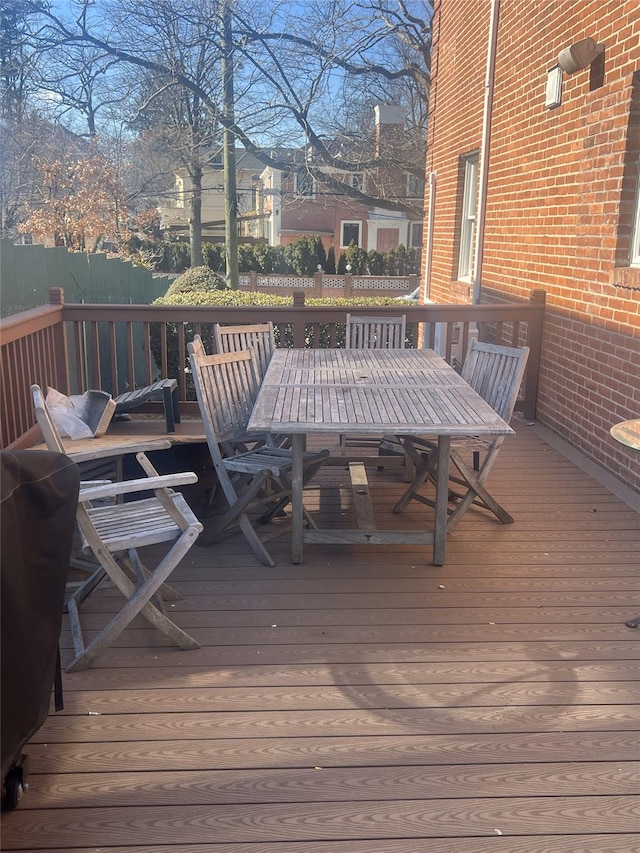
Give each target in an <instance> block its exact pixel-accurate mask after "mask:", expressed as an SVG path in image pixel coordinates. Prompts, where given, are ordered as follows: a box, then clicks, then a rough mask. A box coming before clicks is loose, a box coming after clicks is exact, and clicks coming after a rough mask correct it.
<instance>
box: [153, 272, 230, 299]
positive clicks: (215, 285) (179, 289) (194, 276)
mask: <svg viewBox="0 0 640 853" xmlns="http://www.w3.org/2000/svg"><path fill="white" fill-rule="evenodd" d="M226 287H227V284H226V281H225V280H224V278H223V277H222V276H221V275H219V274H218V273H215V272H214V271H213V270H211V269H209V267H191V269H188V270H187V271H186V272H183V273H182V275H179V276H178V278H177V279H176V280H175V281H174V282H173V284H171V286H170V287H169V289H168V290H167V292H166V294H165V295H166V296H169V297H171V296H175V295H176V294H179V293H192V292H196V291H197V292H204V293H210V292H212V291H215V290H225V289H226Z"/></svg>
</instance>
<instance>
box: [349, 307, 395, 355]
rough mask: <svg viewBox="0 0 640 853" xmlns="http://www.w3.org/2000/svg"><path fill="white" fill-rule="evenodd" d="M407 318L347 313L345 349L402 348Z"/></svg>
mask: <svg viewBox="0 0 640 853" xmlns="http://www.w3.org/2000/svg"><path fill="white" fill-rule="evenodd" d="M406 334H407V318H406V316H405V315H404V314H403V315H402V317H354V316H353V315H352V314H347V333H346V338H345V347H346V349H404V346H405V338H406Z"/></svg>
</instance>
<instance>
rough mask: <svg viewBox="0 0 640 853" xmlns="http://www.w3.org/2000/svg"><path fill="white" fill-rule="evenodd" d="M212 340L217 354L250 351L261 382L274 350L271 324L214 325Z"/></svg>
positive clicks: (274, 340)
mask: <svg viewBox="0 0 640 853" xmlns="http://www.w3.org/2000/svg"><path fill="white" fill-rule="evenodd" d="M213 339H214V342H215V346H216V352H218V353H221V352H241V351H242V350H247V349H248V350H252V351H253V354H254V356H255V359H256V365H257V369H258V377H259V379H260V381H262V378H263V377H264V375H265V373H266V372H267V367H269V362H270V361H271V356H272V355H273V352H274V350H275V348H276V339H275V335H274V332H273V323H271V322H269V323H249V324H247V325H244V326H221V325H220V323H215V324H214V326H213Z"/></svg>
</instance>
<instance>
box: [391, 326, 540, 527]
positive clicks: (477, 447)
mask: <svg viewBox="0 0 640 853" xmlns="http://www.w3.org/2000/svg"><path fill="white" fill-rule="evenodd" d="M528 357H529V347H503V346H497V345H495V344H486V343H480V342H479V341H477V340H475V339H472V340H471V342H470V345H469V350H468V352H467V357H466V358H465V361H464V365H463V368H462V378H463V379H465V380H466V381H467V382H468V383H469V385H471V387H472V388H473V389H474V390H475V391H477V392H478V394H479V395H480V396H481V397H482V398H483V399H484V400H486V402H487V403H489V405H490V406H491V407H492V408H493V409H495V411H496V412H497V413H498V414H499V415H500V417H501V418H502V419H503V420H504V421H506V422H507V423H509V421H510V420H511V416H512V415H513V410H514V408H515V404H516V401H517V399H518V392H519V390H520V385H521V383H522V378H523V376H524V371H525V368H526V365H527V359H528ZM398 438H399V440H400V443H401V444H402V447H403V449H404V451H405V453H406V454H407V456H408V457H409V458H410V459H411V461H412V462H413V463H414V465H415V475H414V478H413V482H412V483H411V485H410V486H409V487H408V488H407V490H406V491H405V493H404V494H403V495H402V497H401V498H400V500H399V501H398V502H397V503H396V505H395V506H394V507H393V511H394V512H402V510H403V509H405V507H406V506H407V504H408V503H409V502H410V501H412V500H416V501H419V502H420V503H423V504H427V505H428V506H434V501H433V500H432V499H431V498H429V497H428V496H426V495H424V494H420V491H419V490H420V489H421V488H422V487H423V486H424V484H425V483H426V482H429V481H431V482H432V483H434V484H435V480H436V474H437V471H436V468H437V454H436V453H435V452H434V451H435V450H436V448H437V439H435V438H433V439H430V438H429V437H428V436H424V437H422V436H421V437H414V436H411V437H410V436H398ZM504 439H505V436H504V435H497V436H493V437H491V438H489V437H488V438H486V439H485V438H481V437H479V436H478V437H473V436H469V437H459V438H452V439H451V451H450V458H451V462H452V463H453V466H454V469H455V470H454V472H453V473H450V474H449V483H450V484H453V486H452V487H451V488H450V490H449V498H450V502H453V503H455V508H451V509H450V511H449V518H448V521H447V530H451V529H453V527H455V525H456V524H457V523H458V522H459V520H460V519H461V518H462V516H463V515H464V513H465V512H466V511H467V510H468V509H469V507H470V506H471V505H472V504H476V505H478V506H481V507H483V508H484V509H488V510H489V511H490V512H492V513H493V514H494V515H495V516H496V518H498V519H499V520H500V521H501V522H502V523H503V524H511V523H512V522H513V517H512V516H511V515H509V513H508V512H507V511H506V510H505V509H504V508H503V507H502V506H501V505H500V504H499V503H498V501H496V500H495V498H493V497H492V496H491V495H490V494H489V492H488V491H487V489H486V486H485V481H486V479H487V477H488V476H489V472H490V471H491V469H492V468H493V466H494V464H495V462H496V460H497V457H498V452H499V450H500V447H501V446H502V442H503V441H504ZM465 451H466V452H469V451H470V452H471V453H472V454H473V463H472V464H471V465H469V464H468V461H467V459H466V458H465ZM481 453H484V461H483V462H482V464H480V454H481ZM456 470H457V473H456ZM456 486H462V487H463V492H462V493H460V492H457V491H456V490H455V487H456Z"/></svg>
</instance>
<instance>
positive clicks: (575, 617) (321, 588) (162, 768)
mask: <svg viewBox="0 0 640 853" xmlns="http://www.w3.org/2000/svg"><path fill="white" fill-rule="evenodd" d="M517 433H518V434H517V437H516V438H514V439H508V440H507V441H506V442H505V445H504V448H503V451H502V454H501V456H500V458H499V460H498V463H497V466H496V469H495V470H494V472H493V473H492V475H491V477H490V479H489V484H490V487H491V490H492V491H493V492H494V493H495V494H496V497H498V499H499V500H500V501H501V502H502V503H504V505H505V506H506V507H507V508H508V509H509V511H510V512H512V513H513V514H514V516H515V517H516V523H515V524H514V525H510V526H502V525H500V524H499V523H498V522H496V521H495V519H493V517H491V516H489V515H488V514H485V513H483V512H481V511H475V510H472V511H471V512H470V513H468V514H467V516H466V517H465V518H464V520H463V521H462V522H461V523H460V525H459V526H458V527H457V528H456V530H455V531H454V532H453V533H452V534H451V535H450V537H449V539H448V543H447V562H446V565H445V566H443V567H441V568H435V567H434V566H432V565H431V562H430V559H431V549H430V548H425V547H423V548H412V547H408V546H405V547H391V546H380V547H376V548H368V549H367V548H363V547H354V546H340V547H339V548H334V549H331V548H329V547H327V546H311V545H307V546H306V548H305V562H304V564H303V565H301V566H293V565H291V562H290V550H289V540H288V538H287V536H286V535H283V536H282V538H280V539H276V540H272V541H270V542H269V544H268V547H269V549H270V551H271V553H272V554H273V555H274V556H275V557H276V559H277V561H278V565H277V566H276V568H273V569H266V568H264V567H262V566H259V565H258V564H257V563H256V561H255V559H254V557H253V554H252V553H251V551H250V549H249V547H248V545H247V544H246V542H245V540H244V539H243V538H242V537H237V538H233V539H229V540H227V541H226V542H224V543H221V544H219V545H216V546H215V547H213V548H210V549H206V550H205V549H201V548H197V547H196V548H194V549H193V550H192V551H191V553H190V555H189V556H188V557H187V559H186V560H185V561H184V563H183V564H182V565H181V567H179V569H178V571H177V572H176V573H175V574H174V576H173V583H174V585H175V586H176V588H177V589H179V590H180V592H182V593H183V595H184V600H183V601H182V602H179V603H178V604H177V605H176V606H175V608H172V610H173V613H174V616H175V619H176V621H177V622H178V624H180V625H182V626H183V627H185V629H186V630H188V631H189V632H191V633H193V634H194V635H195V636H196V637H197V638H198V639H199V640H200V641H201V642H202V644H203V647H202V649H200V650H198V651H191V652H182V651H180V650H178V649H175V648H172V647H170V646H169V645H168V643H166V642H165V641H164V640H163V638H162V637H161V636H160V635H158V634H156V633H154V632H153V631H152V630H151V629H147V628H146V627H145V626H144V624H142V623H140V622H136V623H134V625H135V627H131V628H130V629H128V630H127V631H126V632H125V634H124V635H123V637H122V638H121V640H120V642H119V643H118V645H117V646H116V647H113V648H111V649H110V650H109V651H107V652H106V653H105V654H104V655H103V657H102V658H101V659H100V660H99V662H98V664H97V665H96V666H95V667H94V668H93V669H91V670H88V671H85V672H80V673H74V674H71V675H66V676H65V677H64V686H65V709H64V711H63V712H61V713H58V714H52V715H51V716H50V717H49V719H48V721H47V722H46V724H45V725H44V727H43V728H42V729H41V730H40V732H38V734H37V735H36V736H35V737H34V738H33V741H32V742H31V744H29V746H28V747H27V748H26V749H25V751H26V752H27V753H28V754H29V755H30V757H31V774H32V775H31V785H30V788H29V790H28V791H27V793H26V794H25V797H24V798H23V800H22V802H21V804H20V806H19V808H18V809H17V810H16V811H15V812H10V813H5V814H3V815H2V827H1V828H2V850H4V851H14V850H31V851H40V853H44V851H54V850H56V851H61V850H63V851H71V850H74V851H78V853H89V851H97V850H99V851H102V853H104V852H105V851H108V853H133V851H139V853H179V851H185V853H186V851H188V852H189V853H463V851H464V853H467V851H468V852H469V853H494V851H502V853H543V851H544V853H585V851H589V852H590V853H613V851H620V853H622V851H624V853H629V851H630V850H633V849H637V845H638V833H639V830H640V815H639V813H638V804H639V802H640V800H639V799H638V796H637V795H638V780H639V779H640V772H639V771H640V761H639V759H640V747H639V742H638V726H637V722H638V710H639V708H638V706H639V704H640V691H639V689H638V683H637V640H638V638H639V637H640V630H633V629H631V628H628V627H626V626H625V624H624V623H625V620H628V619H631V618H632V617H634V616H636V615H638V613H640V598H639V596H638V595H637V590H638V564H639V551H638V543H639V540H640V516H639V515H638V513H637V512H635V511H634V510H632V509H630V508H629V507H628V506H626V504H624V503H623V502H622V501H621V500H620V499H619V498H617V497H616V496H615V495H613V494H612V493H610V492H609V491H607V490H606V489H605V488H604V487H603V486H601V485H599V484H598V483H597V482H596V481H595V480H593V479H592V478H591V477H590V476H588V475H587V474H585V473H584V472H583V471H582V470H580V469H579V468H577V467H576V466H575V465H573V464H572V463H571V462H569V461H567V460H566V459H565V458H564V457H563V456H561V455H560V454H559V453H558V452H557V451H556V450H554V449H553V448H552V447H551V446H549V445H548V444H545V442H544V441H543V440H542V439H541V438H540V437H539V436H538V435H537V434H536V433H535V432H534V431H532V430H531V429H529V428H527V427H526V426H524V425H523V424H519V425H518V429H517ZM321 476H322V478H323V479H324V481H325V483H327V484H328V483H334V484H335V486H334V488H330V489H326V490H325V491H324V492H323V494H322V496H321V497H320V498H319V499H318V501H317V505H318V507H319V511H320V512H321V513H322V515H323V516H325V519H326V518H329V517H330V518H333V519H334V522H335V524H336V525H339V524H345V525H346V524H348V523H349V513H350V490H349V489H348V488H347V487H346V484H347V482H348V479H347V474H346V471H344V470H343V469H342V468H332V469H326V470H325V471H323V472H322V474H321ZM369 479H370V486H371V492H372V494H373V496H374V502H375V505H376V509H377V510H378V512H379V518H378V523H379V524H382V525H383V524H384V521H385V515H384V513H385V509H386V511H387V512H389V510H390V507H391V506H392V504H393V502H394V500H395V499H396V497H397V496H398V494H399V490H400V489H401V488H403V483H402V479H401V474H400V472H399V471H398V470H395V471H394V470H385V471H383V472H374V473H373V474H372V475H371V476H370V478H369ZM340 482H343V483H344V485H345V488H344V489H343V490H341V489H340ZM196 497H197V496H196V495H194V501H195V499H196ZM313 499H314V498H313V496H312V497H311V498H310V501H309V506H310V507H312V505H313ZM194 508H196V509H198V507H197V506H195V507H194ZM427 513H429V510H428V508H427V507H424V506H421V505H417V504H412V505H411V506H410V508H409V509H408V510H407V511H406V512H405V517H406V519H407V524H408V525H411V524H414V525H415V524H417V523H418V522H419V521H420V519H424V518H425V515H426V514H427ZM116 600H117V599H116V597H115V593H114V592H113V591H112V590H109V589H105V590H100V591H99V592H98V593H96V594H94V596H92V598H91V599H90V600H89V601H88V602H87V604H86V605H85V611H84V612H85V616H84V619H83V624H84V625H85V628H87V627H88V626H90V625H92V624H93V625H94V626H95V625H98V624H99V623H100V621H101V620H102V619H103V618H104V617H105V615H106V614H108V613H109V612H112V611H114V610H115V609H116ZM63 643H64V646H65V647H66V650H67V653H68V650H69V647H70V637H69V635H68V633H66V632H65V634H64V636H63Z"/></svg>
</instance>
